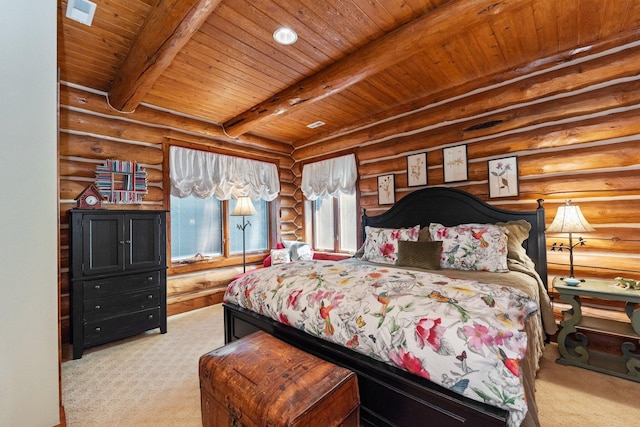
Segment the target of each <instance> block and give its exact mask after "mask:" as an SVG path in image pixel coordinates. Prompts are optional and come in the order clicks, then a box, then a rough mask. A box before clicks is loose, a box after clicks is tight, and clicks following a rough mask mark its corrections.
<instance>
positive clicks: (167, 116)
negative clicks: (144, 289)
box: [59, 85, 301, 342]
mask: <svg viewBox="0 0 640 427" xmlns="http://www.w3.org/2000/svg"><path fill="white" fill-rule="evenodd" d="M59 144H60V150H59V151H60V160H59V175H60V252H61V253H60V260H61V283H60V294H61V300H60V309H61V329H62V338H63V341H64V342H68V340H69V336H70V335H69V226H68V224H69V220H68V215H67V213H68V211H69V209H72V208H74V207H75V206H76V203H75V201H74V199H75V198H76V197H77V196H78V195H79V194H80V192H82V190H83V189H84V188H85V187H86V186H87V185H89V184H90V183H92V182H94V181H95V169H96V166H97V165H98V164H100V163H102V162H104V160H106V159H119V160H133V161H136V162H138V163H139V164H140V165H141V166H143V167H144V168H145V169H146V171H147V179H148V194H147V195H146V196H145V197H144V200H143V203H142V204H140V205H110V204H107V205H104V204H103V207H105V208H107V209H109V208H113V209H116V208H117V209H123V208H124V209H168V207H169V191H168V177H167V176H166V174H165V173H164V171H166V170H168V166H167V165H168V147H169V145H170V144H180V145H183V146H186V147H191V148H196V149H197V148H202V149H210V150H212V151H214V152H221V153H223V154H228V155H234V154H237V155H238V156H246V153H247V151H248V150H249V151H250V152H251V153H252V154H253V155H254V156H255V157H256V158H258V159H259V160H269V159H270V161H274V162H275V163H276V164H278V166H279V171H280V179H281V197H280V200H279V203H280V206H281V207H282V211H283V215H282V216H283V217H282V218H281V219H279V221H280V222H281V223H282V225H281V228H283V229H290V230H291V231H290V232H288V233H286V232H283V233H282V234H281V235H279V236H277V238H278V239H280V238H282V239H295V230H296V227H295V225H293V226H291V225H290V224H293V223H294V221H296V220H298V218H297V217H298V216H299V215H300V214H301V212H298V211H296V210H295V200H296V199H295V196H294V192H295V187H294V186H293V179H294V175H293V173H292V172H291V168H292V166H293V160H292V159H291V155H290V152H291V146H290V145H287V144H283V143H280V142H277V141H270V140H266V139H263V138H257V137H253V136H251V135H247V136H243V137H241V138H240V139H239V141H234V140H231V139H229V138H226V137H225V136H224V135H223V134H222V131H221V130H220V128H219V127H218V126H214V125H212V124H210V123H207V122H203V121H199V120H196V119H193V118H187V117H183V116H178V115H175V114H171V113H169V112H165V111H160V110H156V109H153V108H149V107H146V106H140V107H138V108H137V109H136V111H135V112H134V113H132V114H121V113H118V112H116V111H115V110H113V109H111V108H110V107H109V106H108V104H107V102H106V97H105V96H104V94H102V93H96V92H93V91H88V90H84V89H81V88H76V87H70V86H65V85H62V86H61V89H60V143H59ZM276 210H277V209H276ZM265 256H266V254H264V253H261V254H248V255H247V263H261V262H262V260H263V259H264V257H265ZM241 265H242V258H241V257H236V259H228V260H222V261H220V262H219V263H216V265H215V268H213V269H207V270H202V265H193V266H188V267H186V268H170V269H169V277H168V282H167V294H168V313H169V314H170V315H171V314H176V313H180V312H183V311H187V310H191V309H194V308H199V307H203V306H206V305H210V304H213V303H215V302H220V300H221V293H222V292H224V289H225V288H226V285H227V284H228V282H229V280H230V279H231V278H232V277H233V276H235V275H237V274H238V273H241V272H242V268H241Z"/></svg>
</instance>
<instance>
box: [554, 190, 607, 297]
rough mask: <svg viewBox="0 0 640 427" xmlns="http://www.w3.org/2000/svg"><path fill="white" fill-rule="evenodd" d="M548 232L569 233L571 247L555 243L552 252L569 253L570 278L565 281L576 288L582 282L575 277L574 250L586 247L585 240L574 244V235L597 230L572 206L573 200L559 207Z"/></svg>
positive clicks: (575, 206) (581, 239)
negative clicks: (578, 247)
mask: <svg viewBox="0 0 640 427" xmlns="http://www.w3.org/2000/svg"><path fill="white" fill-rule="evenodd" d="M546 231H547V232H548V233H569V245H565V244H564V243H559V244H558V243H554V244H553V245H551V250H552V251H555V250H558V251H560V252H562V250H563V249H566V250H567V251H569V277H568V278H565V279H563V280H564V281H565V283H566V284H567V285H570V286H576V285H577V284H578V283H580V280H579V279H576V278H575V277H574V276H573V248H574V247H576V246H578V245H580V246H584V244H585V240H584V239H583V238H582V237H579V238H578V241H577V242H576V243H573V239H572V233H588V232H592V231H596V229H595V228H593V227H592V226H591V224H589V222H587V220H586V219H585V218H584V215H582V211H581V210H580V207H579V206H578V205H572V204H571V200H567V201H566V204H564V205H562V206H560V207H558V212H556V217H555V218H554V219H553V222H552V223H551V225H550V226H549V227H548V228H547V230H546Z"/></svg>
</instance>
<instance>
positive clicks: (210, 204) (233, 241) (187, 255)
mask: <svg viewBox="0 0 640 427" xmlns="http://www.w3.org/2000/svg"><path fill="white" fill-rule="evenodd" d="M223 203H225V202H222V201H220V200H218V199H216V198H215V197H209V198H206V199H199V198H197V197H194V196H193V195H191V196H189V197H185V198H184V199H181V198H179V197H175V196H171V260H172V261H184V260H189V259H194V260H197V259H198V258H201V259H204V258H209V257H216V256H223V255H224V244H223V241H224V237H223V231H224V225H225V224H228V229H229V254H230V255H237V254H242V230H241V229H239V228H238V225H242V217H241V216H230V215H228V216H227V218H226V220H225V221H224V222H223V221H222V206H223ZM228 203H229V209H228V212H232V211H233V208H234V207H235V203H236V201H235V199H230V200H229V201H228ZM253 206H254V207H255V209H256V211H257V212H258V214H257V215H252V216H250V217H245V221H246V222H249V223H250V224H251V225H250V226H247V227H246V233H245V237H246V243H245V244H246V252H247V253H249V252H260V251H266V250H267V249H268V247H269V203H268V202H266V201H264V200H258V201H254V202H253Z"/></svg>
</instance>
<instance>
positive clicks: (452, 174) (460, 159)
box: [442, 145, 468, 182]
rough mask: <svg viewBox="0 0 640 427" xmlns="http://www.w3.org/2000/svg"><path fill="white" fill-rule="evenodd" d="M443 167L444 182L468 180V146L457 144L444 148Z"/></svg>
mask: <svg viewBox="0 0 640 427" xmlns="http://www.w3.org/2000/svg"><path fill="white" fill-rule="evenodd" d="M442 168H443V170H444V182H455V181H466V180H467V179H468V178H467V146H466V145H456V146H455V147H448V148H443V149H442Z"/></svg>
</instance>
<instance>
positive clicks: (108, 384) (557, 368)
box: [62, 305, 640, 427]
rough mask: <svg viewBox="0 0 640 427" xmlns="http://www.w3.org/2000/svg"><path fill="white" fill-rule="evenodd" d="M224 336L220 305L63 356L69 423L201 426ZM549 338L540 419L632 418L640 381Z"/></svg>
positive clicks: (559, 422)
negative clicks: (567, 355) (599, 366)
mask: <svg viewBox="0 0 640 427" xmlns="http://www.w3.org/2000/svg"><path fill="white" fill-rule="evenodd" d="M223 344H224V330H223V316H222V306H221V305H215V306H211V307H206V308H202V309H199V310H194V311H191V312H188V313H183V314H179V315H176V316H171V317H169V319H168V332H167V333H166V334H159V333H158V332H157V330H156V331H150V332H147V333H145V334H142V335H138V336H136V337H133V338H129V339H127V340H123V341H118V342H117V343H113V344H109V345H105V346H101V347H95V348H93V349H89V350H87V351H86V352H85V354H84V356H83V357H82V358H81V359H78V360H70V361H66V362H64V363H63V364H62V387H63V391H62V400H63V404H64V408H65V411H66V416H67V425H68V426H70V427H102V426H124V427H126V426H132V427H138V426H149V427H151V426H153V427H161V426H167V427H174V426H179V427H190V426H194V427H200V426H201V425H202V423H201V419H200V388H199V378H198V359H199V358H200V356H201V355H203V354H205V353H208V352H209V351H211V350H214V349H216V348H218V347H220V346H222V345H223ZM557 357H558V348H557V346H556V345H555V344H550V345H547V348H546V350H545V355H544V358H543V360H542V362H541V369H540V372H539V375H538V380H537V382H536V388H537V392H536V399H537V401H538V406H539V412H540V413H539V416H540V422H541V424H542V426H543V427H565V426H566V427H574V426H582V427H588V426H594V427H596V426H598V427H599V426H611V427H627V426H635V425H638V423H639V422H640V403H639V402H640V383H635V382H632V381H628V380H624V379H621V378H617V377H612V376H608V375H604V374H600V373H597V372H593V371H588V370H585V369H581V368H576V367H569V366H563V365H558V364H556V363H555V359H556V358H557Z"/></svg>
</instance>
